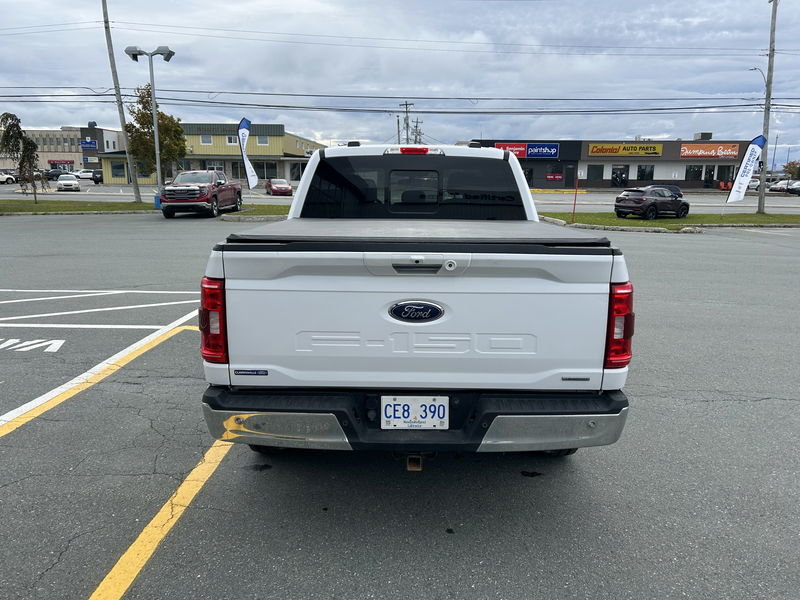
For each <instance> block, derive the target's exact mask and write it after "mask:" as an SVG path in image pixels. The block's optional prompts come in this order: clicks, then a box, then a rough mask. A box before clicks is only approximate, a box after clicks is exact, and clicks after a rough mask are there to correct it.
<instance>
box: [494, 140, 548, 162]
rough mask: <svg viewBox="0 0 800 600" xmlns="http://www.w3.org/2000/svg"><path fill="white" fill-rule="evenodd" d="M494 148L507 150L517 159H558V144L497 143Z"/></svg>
mask: <svg viewBox="0 0 800 600" xmlns="http://www.w3.org/2000/svg"><path fill="white" fill-rule="evenodd" d="M494 147H495V148H500V149H501V150H508V151H509V152H511V154H513V155H514V156H516V157H517V158H558V154H559V151H560V148H559V144H529V143H525V144H523V143H508V142H498V143H496V144H495V145H494Z"/></svg>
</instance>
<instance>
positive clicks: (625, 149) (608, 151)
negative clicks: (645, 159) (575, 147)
mask: <svg viewBox="0 0 800 600" xmlns="http://www.w3.org/2000/svg"><path fill="white" fill-rule="evenodd" d="M663 149H664V144H650V143H638V142H637V143H634V144H589V156H661V152H662V150H663Z"/></svg>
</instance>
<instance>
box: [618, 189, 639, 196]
mask: <svg viewBox="0 0 800 600" xmlns="http://www.w3.org/2000/svg"><path fill="white" fill-rule="evenodd" d="M620 196H624V197H625V198H631V197H634V198H636V197H638V196H644V191H642V190H626V191H624V192H622V193H621V194H620Z"/></svg>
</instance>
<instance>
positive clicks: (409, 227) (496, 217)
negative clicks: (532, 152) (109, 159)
mask: <svg viewBox="0 0 800 600" xmlns="http://www.w3.org/2000/svg"><path fill="white" fill-rule="evenodd" d="M201 290H202V293H201V308H200V330H201V338H202V341H201V346H202V347H201V354H202V357H203V361H204V362H203V364H204V371H205V376H206V379H207V381H208V383H209V387H208V389H207V390H206V392H205V393H204V395H203V410H204V415H205V419H206V421H207V423H208V426H209V429H210V431H211V433H212V435H213V436H214V437H216V438H218V439H221V440H227V441H231V442H239V443H245V444H249V445H250V447H251V448H253V449H254V450H257V451H265V450H266V449H274V448H310V449H323V450H388V451H393V452H399V453H403V454H405V455H407V456H408V457H409V468H412V465H413V464H417V465H419V464H421V462H420V461H421V459H420V458H419V457H420V456H421V455H422V454H423V453H429V452H437V451H464V452H529V451H544V452H547V453H550V454H553V455H557V456H563V455H567V454H572V453H573V452H575V450H576V449H577V448H579V447H585V446H601V445H605V444H611V443H613V442H615V441H616V440H617V439H618V438H619V436H620V434H621V433H622V428H623V426H624V424H625V418H626V416H627V412H628V400H627V398H626V397H625V395H624V394H623V392H622V391H621V389H622V387H623V385H624V383H625V379H626V377H627V374H628V364H629V362H630V360H631V337H632V335H633V324H634V315H633V288H632V286H631V283H630V281H629V277H628V271H627V268H626V266H625V261H624V258H623V256H622V253H621V252H620V251H619V250H618V249H616V248H614V247H613V246H612V245H611V243H610V242H609V241H608V240H607V239H605V238H604V237H599V236H596V235H592V234H588V233H583V232H578V231H575V230H572V229H568V228H564V227H559V226H557V225H552V224H548V223H542V222H539V217H538V215H537V212H536V208H535V207H534V204H533V200H532V198H531V194H530V190H529V189H528V186H527V184H526V181H525V177H524V175H523V172H522V170H521V168H520V165H519V163H518V161H517V159H516V158H515V157H514V156H513V155H512V154H509V153H508V152H505V151H502V150H498V149H494V148H473V147H465V146H439V147H428V146H419V145H411V146H388V147H387V146H366V145H364V146H360V145H359V146H348V147H339V148H330V149H326V150H320V151H318V152H316V153H315V154H314V155H313V156H312V158H311V159H310V161H309V163H308V166H307V168H306V171H305V173H304V175H303V177H302V180H301V181H300V184H299V186H298V187H297V191H296V193H295V197H294V201H293V203H292V206H291V208H290V211H289V215H288V219H287V220H285V221H281V222H274V223H270V224H266V225H263V226H261V227H259V228H257V229H254V230H252V231H248V232H246V233H240V234H235V235H230V236H229V237H228V238H227V240H226V241H224V242H221V243H219V244H217V245H216V246H215V248H214V249H213V251H212V253H211V257H210V259H209V262H208V266H207V268H206V273H205V277H204V278H203V280H202V286H201Z"/></svg>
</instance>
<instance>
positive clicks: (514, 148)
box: [494, 142, 528, 158]
mask: <svg viewBox="0 0 800 600" xmlns="http://www.w3.org/2000/svg"><path fill="white" fill-rule="evenodd" d="M494 147H495V148H500V150H508V151H509V152H511V154H513V155H514V156H516V157H517V158H525V155H526V154H527V152H528V144H509V143H507V142H499V143H497V144H495V145H494Z"/></svg>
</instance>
